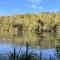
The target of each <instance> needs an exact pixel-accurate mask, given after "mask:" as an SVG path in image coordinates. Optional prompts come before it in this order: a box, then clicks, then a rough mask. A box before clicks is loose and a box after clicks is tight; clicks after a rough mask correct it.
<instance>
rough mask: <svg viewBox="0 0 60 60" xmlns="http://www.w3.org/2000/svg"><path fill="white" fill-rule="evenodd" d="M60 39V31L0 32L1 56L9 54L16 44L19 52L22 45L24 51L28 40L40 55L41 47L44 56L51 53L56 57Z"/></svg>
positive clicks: (30, 45)
mask: <svg viewBox="0 0 60 60" xmlns="http://www.w3.org/2000/svg"><path fill="white" fill-rule="evenodd" d="M59 39H60V33H58V32H55V33H53V32H43V33H34V32H28V31H27V32H24V31H23V32H20V33H16V32H14V33H13V32H11V33H9V32H0V58H1V56H3V55H8V54H9V53H10V52H12V51H13V48H14V46H15V47H16V50H17V52H19V50H20V48H21V46H22V48H21V51H22V52H24V51H25V49H26V42H28V45H29V47H30V48H31V49H32V51H34V52H35V53H37V54H38V55H39V52H40V49H42V56H43V57H47V56H48V57H50V55H51V56H52V57H53V58H55V52H56V50H55V47H56V46H57V45H59V44H60V41H59ZM5 57H7V56H5ZM2 58H3V57H2Z"/></svg>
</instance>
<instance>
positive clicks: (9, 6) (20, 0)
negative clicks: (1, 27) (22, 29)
mask: <svg viewBox="0 0 60 60" xmlns="http://www.w3.org/2000/svg"><path fill="white" fill-rule="evenodd" d="M56 11H60V0H0V15H13V14H17V13H19V14H25V13H39V12H56Z"/></svg>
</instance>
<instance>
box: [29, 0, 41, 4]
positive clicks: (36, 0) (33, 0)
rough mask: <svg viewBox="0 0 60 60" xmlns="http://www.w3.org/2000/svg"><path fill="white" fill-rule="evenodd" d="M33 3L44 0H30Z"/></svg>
mask: <svg viewBox="0 0 60 60" xmlns="http://www.w3.org/2000/svg"><path fill="white" fill-rule="evenodd" d="M29 1H30V2H31V3H42V0H29Z"/></svg>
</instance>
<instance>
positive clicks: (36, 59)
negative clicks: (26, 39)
mask: <svg viewBox="0 0 60 60" xmlns="http://www.w3.org/2000/svg"><path fill="white" fill-rule="evenodd" d="M28 47H29V46H28V43H26V51H25V52H24V53H23V54H17V53H16V48H15V47H14V50H13V52H12V53H10V55H9V60H42V59H43V57H42V51H41V52H40V56H38V55H37V54H35V53H33V52H32V51H31V52H29V48H28ZM58 47H60V46H57V47H56V49H57V52H58V51H60V50H59V48H58ZM58 56H59V57H60V54H58ZM44 60H47V59H46V58H44ZM48 60H56V59H55V58H52V56H51V55H50V56H49V58H48Z"/></svg>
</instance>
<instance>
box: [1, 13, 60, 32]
mask: <svg viewBox="0 0 60 60" xmlns="http://www.w3.org/2000/svg"><path fill="white" fill-rule="evenodd" d="M59 27H60V12H56V13H53V12H41V13H38V14H35V13H32V14H31V13H28V14H16V15H12V16H0V31H1V32H3V31H8V32H13V31H15V30H16V29H18V30H19V31H31V32H37V31H39V32H41V31H44V32H56V31H58V32H59V29H60V28H59Z"/></svg>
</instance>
